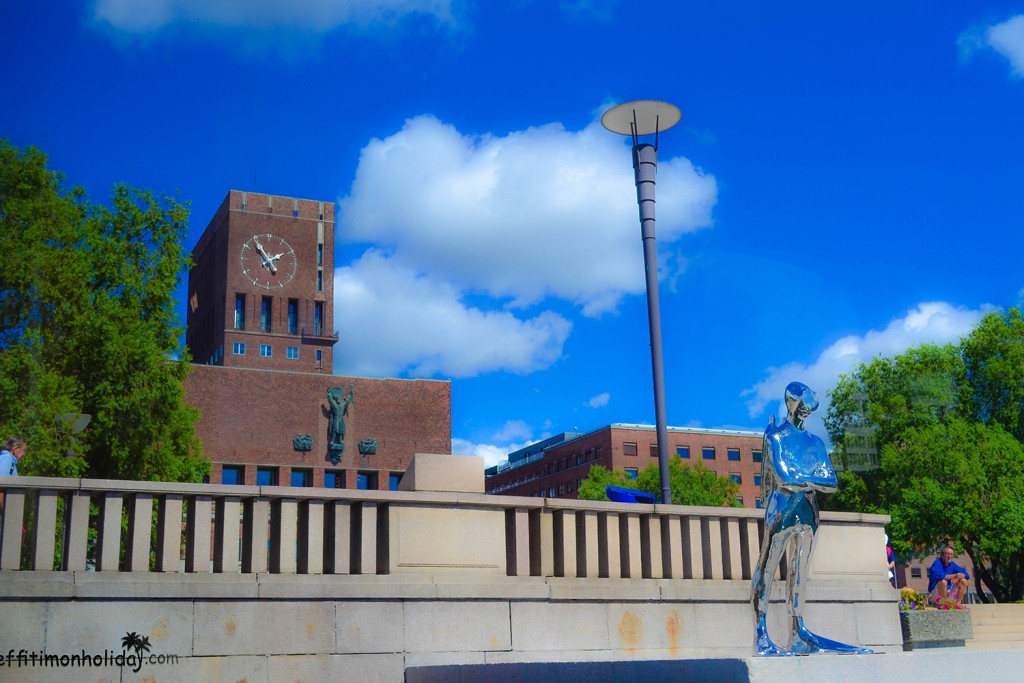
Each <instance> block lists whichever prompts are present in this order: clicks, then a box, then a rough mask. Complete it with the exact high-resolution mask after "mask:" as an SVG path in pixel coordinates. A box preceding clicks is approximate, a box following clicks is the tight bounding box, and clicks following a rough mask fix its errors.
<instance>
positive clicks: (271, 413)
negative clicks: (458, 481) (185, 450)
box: [185, 365, 452, 490]
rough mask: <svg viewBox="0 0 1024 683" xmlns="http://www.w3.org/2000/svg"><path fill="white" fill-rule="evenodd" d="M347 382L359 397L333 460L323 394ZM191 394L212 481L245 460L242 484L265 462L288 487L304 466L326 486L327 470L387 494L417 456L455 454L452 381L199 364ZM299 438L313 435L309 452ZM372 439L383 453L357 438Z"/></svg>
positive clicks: (349, 483) (347, 482) (346, 483)
mask: <svg viewBox="0 0 1024 683" xmlns="http://www.w3.org/2000/svg"><path fill="white" fill-rule="evenodd" d="M349 384H352V386H353V396H354V398H353V401H352V403H351V405H349V407H348V416H347V417H346V418H345V427H346V429H345V451H344V455H343V456H342V459H341V461H340V462H339V463H338V464H337V465H333V464H331V462H330V460H329V459H328V453H327V427H328V418H329V416H330V408H329V406H328V403H327V390H328V389H329V388H330V387H333V386H338V387H341V388H342V389H343V390H344V391H345V393H346V395H347V393H348V386H349ZM185 393H186V397H187V399H186V400H187V401H188V402H189V403H191V404H193V405H195V406H196V407H198V408H199V409H200V411H201V417H200V419H199V423H198V425H197V426H196V431H197V433H198V435H199V438H200V439H201V440H202V442H203V448H204V450H205V452H206V455H207V456H208V457H209V458H210V459H211V460H212V461H213V463H214V471H213V472H212V473H211V476H210V480H211V481H212V482H214V483H220V482H221V481H222V478H221V473H222V469H223V467H224V465H231V466H239V465H240V466H243V467H244V481H243V482H240V483H245V484H250V485H252V484H255V483H256V469H257V467H262V468H277V470H276V471H277V480H278V483H279V484H280V485H282V486H287V485H289V483H290V482H291V471H292V470H293V469H300V470H305V471H310V472H311V478H312V482H311V483H312V485H313V486H324V474H325V472H334V473H339V474H340V477H341V479H342V482H339V483H343V486H339V488H356V477H357V474H358V473H360V472H362V473H371V474H374V475H376V480H377V481H376V486H374V487H373V488H379V489H385V490H386V489H387V488H389V487H388V475H389V474H399V473H402V472H404V471H405V470H406V468H407V467H408V465H409V463H410V462H411V461H412V456H413V454H414V453H451V414H452V413H451V384H450V383H449V382H441V381H434V380H400V379H368V378H364V377H337V376H330V375H321V374H316V373H293V372H273V371H265V370H252V369H247V368H224V367H216V366H205V365H196V366H193V368H192V373H191V374H190V376H189V377H188V379H187V380H186V381H185ZM300 434H309V435H311V436H312V437H313V449H312V450H311V451H309V452H305V453H304V452H301V451H297V450H296V449H295V448H294V446H293V443H292V442H293V439H295V437H296V436H298V435H300ZM371 437H372V438H375V439H377V442H378V447H377V453H376V454H374V455H362V454H360V452H359V448H358V444H359V442H360V441H361V440H363V439H367V438H371Z"/></svg>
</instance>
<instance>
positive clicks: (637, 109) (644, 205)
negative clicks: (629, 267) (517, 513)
mask: <svg viewBox="0 0 1024 683" xmlns="http://www.w3.org/2000/svg"><path fill="white" fill-rule="evenodd" d="M681 118H682V114H681V113H680V111H679V108H678V107H676V106H674V105H671V104H669V103H667V102H658V101H656V100H638V101H636V102H626V103H625V104H620V105H618V106H615V107H612V108H611V109H609V110H608V111H606V112H605V113H604V115H603V116H602V117H601V125H602V126H604V127H605V128H607V129H608V130H609V131H611V132H613V133H618V134H619V135H628V136H630V137H631V138H632V140H633V175H634V178H635V180H636V202H637V206H638V208H639V210H640V238H641V239H642V240H643V245H644V270H645V271H646V274H647V320H648V325H649V327H650V333H651V371H652V374H653V375H654V423H655V428H656V430H657V434H658V473H659V475H660V478H661V502H662V503H665V504H670V503H671V502H672V484H671V482H670V481H669V475H668V462H669V461H668V459H669V452H668V428H667V426H666V424H665V367H664V362H663V360H662V352H661V310H660V308H659V304H658V257H657V252H656V249H655V247H656V245H655V237H654V185H655V177H656V175H657V172H658V134H659V133H661V131H663V130H668V129H669V128H671V127H672V126H674V125H676V124H677V123H679V120H680V119H681ZM650 135H654V144H653V145H651V144H649V143H641V142H640V137H641V136H650Z"/></svg>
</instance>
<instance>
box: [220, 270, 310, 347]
mask: <svg viewBox="0 0 1024 683" xmlns="http://www.w3.org/2000/svg"><path fill="white" fill-rule="evenodd" d="M317 284H318V285H319V284H320V282H319V280H318V283H317ZM317 291H321V290H319V289H318V290H317ZM245 297H246V295H245V294H235V329H236V330H244V329H245ZM273 307H274V297H272V296H264V297H261V299H260V330H261V331H262V332H273ZM323 326H324V302H322V301H314V302H313V335H314V336H320V334H321V331H322V330H323ZM298 333H299V300H298V299H288V334H298Z"/></svg>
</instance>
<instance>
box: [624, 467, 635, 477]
mask: <svg viewBox="0 0 1024 683" xmlns="http://www.w3.org/2000/svg"><path fill="white" fill-rule="evenodd" d="M626 479H636V468H635V467H627V468H626Z"/></svg>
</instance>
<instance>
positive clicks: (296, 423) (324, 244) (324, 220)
mask: <svg viewBox="0 0 1024 683" xmlns="http://www.w3.org/2000/svg"><path fill="white" fill-rule="evenodd" d="M257 242H259V244H257ZM192 259H193V267H192V269H191V271H190V272H189V278H188V318H187V329H186V334H185V339H186V343H187V345H188V348H189V351H190V353H191V355H192V359H193V361H194V362H195V363H196V364H195V365H194V366H193V368H192V373H191V375H190V376H189V377H188V379H187V380H186V382H185V400H186V401H187V402H188V403H190V404H192V405H194V406H196V407H198V408H199V410H200V413H201V416H200V419H199V422H198V424H197V426H196V431H197V434H198V436H199V438H200V440H201V441H202V443H203V448H204V451H205V453H206V455H207V457H209V458H210V460H211V461H212V462H213V471H212V472H211V475H210V481H211V482H212V483H215V484H220V483H225V482H227V481H228V478H226V477H225V474H230V475H231V476H230V477H229V478H230V479H232V480H236V483H239V484H249V485H254V484H257V483H258V482H257V479H258V475H260V476H261V477H263V478H265V479H266V478H268V479H269V483H274V484H278V485H281V486H288V485H292V484H293V483H295V485H301V486H331V485H333V486H335V487H338V488H357V487H362V488H373V489H382V490H387V489H388V488H393V487H394V486H395V485H396V483H397V481H396V479H397V477H398V476H399V475H401V474H402V473H403V472H405V470H406V469H407V468H408V466H409V463H411V462H412V456H413V455H414V454H415V453H442V454H448V453H451V429H452V425H451V415H452V411H451V383H450V382H443V381H433V380H400V379H371V378H364V377H337V376H333V375H331V374H330V373H331V372H332V370H333V363H334V355H333V349H334V344H335V343H337V341H338V335H337V332H335V331H334V312H333V307H334V306H333V297H334V204H333V203H332V202H321V201H314V200H308V199H295V198H291V197H280V196H276V195H265V194H256V193H253V192H239V191H235V190H232V191H231V192H229V193H228V196H227V197H226V198H225V200H224V202H223V203H222V204H221V206H220V208H219V209H218V210H217V212H216V214H215V215H214V217H213V219H212V220H211V221H210V223H209V225H208V226H207V228H206V231H205V232H204V233H203V235H202V237H200V239H199V241H198V243H197V244H196V247H195V249H193V251H192ZM236 304H237V312H236ZM268 328H269V329H268ZM236 345H237V346H236ZM318 356H319V357H318ZM349 385H352V388H353V401H352V403H351V405H349V406H348V411H347V417H346V418H345V427H346V431H345V439H344V444H345V450H344V453H343V455H342V457H341V460H340V462H338V463H337V464H333V463H331V461H330V458H329V452H328V448H327V444H328V432H327V430H328V422H329V417H330V407H329V404H328V402H327V390H328V389H329V388H331V387H340V388H341V389H342V391H343V393H344V394H345V395H347V394H348V391H349ZM300 435H309V436H311V437H312V440H313V445H312V449H311V450H309V451H303V450H300V449H297V448H296V446H295V444H294V440H295V439H296V437H298V436H300ZM370 438H373V439H376V441H377V449H376V453H372V454H370V453H361V452H360V449H359V442H360V441H362V440H363V439H370ZM225 468H228V470H230V471H226V469H225ZM293 474H295V475H297V480H296V481H295V482H293ZM263 483H268V482H266V481H265V482H263Z"/></svg>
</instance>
